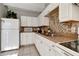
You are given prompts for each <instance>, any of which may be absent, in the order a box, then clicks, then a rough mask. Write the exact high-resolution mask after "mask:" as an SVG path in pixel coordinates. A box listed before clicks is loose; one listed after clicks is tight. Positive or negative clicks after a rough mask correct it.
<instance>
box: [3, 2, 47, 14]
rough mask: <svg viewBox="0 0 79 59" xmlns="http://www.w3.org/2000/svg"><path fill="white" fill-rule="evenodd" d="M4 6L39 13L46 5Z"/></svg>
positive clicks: (23, 4) (19, 4) (11, 4)
mask: <svg viewBox="0 0 79 59" xmlns="http://www.w3.org/2000/svg"><path fill="white" fill-rule="evenodd" d="M4 5H7V6H10V7H15V8H20V9H24V10H29V11H33V12H38V13H39V12H42V11H43V10H44V9H45V8H46V6H47V5H48V3H4Z"/></svg>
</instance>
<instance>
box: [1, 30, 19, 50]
mask: <svg viewBox="0 0 79 59" xmlns="http://www.w3.org/2000/svg"><path fill="white" fill-rule="evenodd" d="M17 48H19V31H18V30H1V51H6V50H12V49H17Z"/></svg>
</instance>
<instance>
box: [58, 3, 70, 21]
mask: <svg viewBox="0 0 79 59" xmlns="http://www.w3.org/2000/svg"><path fill="white" fill-rule="evenodd" d="M69 13H70V10H69V4H68V3H61V4H60V5H59V20H60V21H65V20H67V19H68V18H69V16H70V15H69Z"/></svg>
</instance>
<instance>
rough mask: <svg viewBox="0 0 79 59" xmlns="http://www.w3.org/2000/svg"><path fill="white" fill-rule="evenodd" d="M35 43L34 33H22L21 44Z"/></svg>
mask: <svg viewBox="0 0 79 59" xmlns="http://www.w3.org/2000/svg"><path fill="white" fill-rule="evenodd" d="M29 44H33V35H32V33H21V45H29Z"/></svg>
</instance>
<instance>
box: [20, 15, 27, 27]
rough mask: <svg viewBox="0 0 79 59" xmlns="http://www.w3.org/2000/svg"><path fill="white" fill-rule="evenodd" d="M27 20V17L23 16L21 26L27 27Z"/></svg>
mask: <svg viewBox="0 0 79 59" xmlns="http://www.w3.org/2000/svg"><path fill="white" fill-rule="evenodd" d="M26 22H27V20H26V17H25V16H21V26H27V23H26Z"/></svg>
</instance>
